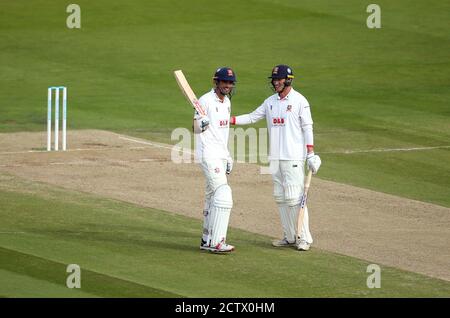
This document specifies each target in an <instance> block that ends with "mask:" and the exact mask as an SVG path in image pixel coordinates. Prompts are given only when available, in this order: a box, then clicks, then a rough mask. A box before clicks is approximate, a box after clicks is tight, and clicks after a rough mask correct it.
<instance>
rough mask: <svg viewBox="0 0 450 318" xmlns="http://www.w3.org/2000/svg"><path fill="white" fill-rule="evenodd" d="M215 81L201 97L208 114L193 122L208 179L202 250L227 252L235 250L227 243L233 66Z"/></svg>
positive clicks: (198, 154) (198, 156)
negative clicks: (209, 89)
mask: <svg viewBox="0 0 450 318" xmlns="http://www.w3.org/2000/svg"><path fill="white" fill-rule="evenodd" d="M213 80H214V88H213V89H212V90H211V91H210V92H209V93H206V94H205V95H203V96H202V97H200V99H199V103H200V104H201V105H202V107H203V109H204V110H205V112H206V116H201V115H199V114H198V113H196V114H195V116H194V123H193V126H194V133H195V134H196V152H195V155H196V161H197V162H199V163H200V166H201V168H202V170H203V174H204V175H205V178H206V191H205V205H204V208H203V216H204V219H203V236H202V240H201V244H200V249H202V250H209V251H211V252H216V253H226V252H231V251H233V250H234V246H232V245H230V244H227V243H226V237H227V230H228V222H229V219H230V213H231V208H232V207H233V199H232V194H231V188H230V186H229V185H228V181H227V175H228V174H230V173H231V170H232V168H233V159H232V158H231V156H230V153H229V151H228V136H229V130H230V113H231V102H230V98H231V95H232V94H233V91H234V85H235V82H236V76H235V74H234V71H233V70H232V69H231V68H229V67H221V68H219V69H218V70H217V71H216V72H215V74H214V77H213Z"/></svg>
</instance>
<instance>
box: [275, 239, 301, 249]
mask: <svg viewBox="0 0 450 318" xmlns="http://www.w3.org/2000/svg"><path fill="white" fill-rule="evenodd" d="M272 246H275V247H288V246H295V242H292V243H291V242H289V241H288V239H287V238H283V239H282V240H275V241H272Z"/></svg>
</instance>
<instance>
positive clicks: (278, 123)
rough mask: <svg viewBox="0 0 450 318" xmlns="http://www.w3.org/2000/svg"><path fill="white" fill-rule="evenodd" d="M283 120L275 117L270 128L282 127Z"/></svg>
mask: <svg viewBox="0 0 450 318" xmlns="http://www.w3.org/2000/svg"><path fill="white" fill-rule="evenodd" d="M284 120H285V119H284V118H281V117H276V118H273V119H272V126H284Z"/></svg>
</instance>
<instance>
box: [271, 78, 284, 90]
mask: <svg viewBox="0 0 450 318" xmlns="http://www.w3.org/2000/svg"><path fill="white" fill-rule="evenodd" d="M285 82H286V79H285V78H282V79H278V78H274V79H272V85H273V88H274V89H275V92H277V93H281V92H282V91H283V89H284V83H285Z"/></svg>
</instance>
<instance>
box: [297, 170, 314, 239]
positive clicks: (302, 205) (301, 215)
mask: <svg viewBox="0 0 450 318" xmlns="http://www.w3.org/2000/svg"><path fill="white" fill-rule="evenodd" d="M311 178H312V171H311V170H309V171H308V174H307V175H306V178H305V185H304V187H303V195H302V199H301V201H300V210H299V211H298V219H297V240H298V241H300V234H301V233H302V228H303V219H304V216H305V208H306V201H307V200H308V190H309V185H310V184H311Z"/></svg>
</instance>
